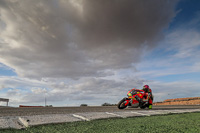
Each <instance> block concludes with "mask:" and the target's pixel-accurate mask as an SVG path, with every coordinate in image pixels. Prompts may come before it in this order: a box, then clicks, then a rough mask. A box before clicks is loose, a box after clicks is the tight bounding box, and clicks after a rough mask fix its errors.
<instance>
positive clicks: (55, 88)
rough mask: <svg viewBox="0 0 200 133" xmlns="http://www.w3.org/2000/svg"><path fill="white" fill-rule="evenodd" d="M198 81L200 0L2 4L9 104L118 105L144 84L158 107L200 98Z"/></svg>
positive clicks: (1, 43) (2, 63)
mask: <svg viewBox="0 0 200 133" xmlns="http://www.w3.org/2000/svg"><path fill="white" fill-rule="evenodd" d="M199 75H200V1H199V0H173V1H170V0H148V1H146V0H132V1H130V0H106V1H102V0H49V1H48V2H47V1H45V0H37V1H35V0H1V1H0V97H1V98H8V99H9V100H10V102H9V105H10V106H15V107H17V106H19V105H44V104H45V102H44V101H45V98H46V100H47V105H53V106H79V105H80V104H88V105H89V106H96V105H101V104H103V103H105V102H107V103H112V104H115V103H118V101H120V100H121V99H122V98H123V97H126V94H127V92H128V91H129V90H131V89H132V88H137V89H142V87H143V85H145V84H148V85H149V86H150V88H151V89H152V91H153V95H154V101H155V102H159V101H163V100H165V99H171V98H182V97H198V96H200V89H199V86H200V82H199V81H200V76H199ZM0 105H6V103H3V102H0Z"/></svg>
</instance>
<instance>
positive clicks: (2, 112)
mask: <svg viewBox="0 0 200 133" xmlns="http://www.w3.org/2000/svg"><path fill="white" fill-rule="evenodd" d="M172 109H173V110H174V109H200V105H194V106H193V105H171V106H153V109H152V110H155V111H156V110H172ZM139 110H141V109H140V108H126V109H124V110H119V109H118V108H117V107H116V106H110V107H106V106H93V107H39V108H4V107H1V108H0V117H1V116H25V115H26V116H32V115H45V114H71V113H84V112H111V113H112V112H121V111H139ZM145 110H146V109H145Z"/></svg>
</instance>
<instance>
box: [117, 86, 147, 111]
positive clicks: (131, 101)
mask: <svg viewBox="0 0 200 133" xmlns="http://www.w3.org/2000/svg"><path fill="white" fill-rule="evenodd" d="M131 91H132V97H130V96H128V94H129V93H130V91H129V92H128V93H127V96H128V97H124V98H123V99H122V100H121V101H119V103H118V104H117V107H118V108H119V109H125V108H126V107H131V108H138V107H140V108H141V109H145V108H146V107H149V104H148V99H149V97H150V96H149V95H148V96H147V98H146V99H143V98H144V96H145V92H144V91H143V90H139V89H133V90H131ZM138 98H141V99H143V102H144V103H143V104H142V105H140V104H139V102H138Z"/></svg>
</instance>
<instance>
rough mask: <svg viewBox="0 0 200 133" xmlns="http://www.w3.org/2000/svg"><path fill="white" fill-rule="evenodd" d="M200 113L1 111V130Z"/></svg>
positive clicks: (158, 109)
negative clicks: (97, 120)
mask: <svg viewBox="0 0 200 133" xmlns="http://www.w3.org/2000/svg"><path fill="white" fill-rule="evenodd" d="M189 112H200V105H196V106H192V105H188V106H184V105H179V106H175V105H174V106H153V109H151V110H149V109H140V108H126V109H121V110H120V109H118V108H117V107H116V106H89V107H37V108H36V107H32V108H30V107H27V108H13V107H1V108H0V129H3V128H16V129H21V128H26V127H29V126H35V125H41V124H50V123H63V122H74V121H90V120H95V119H107V118H116V117H117V118H128V117H142V116H153V115H164V114H171V113H189Z"/></svg>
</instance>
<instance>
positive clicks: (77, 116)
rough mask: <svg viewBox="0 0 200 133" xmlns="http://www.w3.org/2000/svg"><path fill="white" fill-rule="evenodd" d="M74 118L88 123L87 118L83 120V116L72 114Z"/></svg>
mask: <svg viewBox="0 0 200 133" xmlns="http://www.w3.org/2000/svg"><path fill="white" fill-rule="evenodd" d="M72 115H73V116H74V117H76V118H79V119H81V120H84V121H90V120H89V119H87V118H85V117H83V116H80V115H76V114H72Z"/></svg>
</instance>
